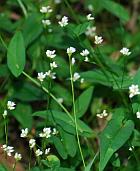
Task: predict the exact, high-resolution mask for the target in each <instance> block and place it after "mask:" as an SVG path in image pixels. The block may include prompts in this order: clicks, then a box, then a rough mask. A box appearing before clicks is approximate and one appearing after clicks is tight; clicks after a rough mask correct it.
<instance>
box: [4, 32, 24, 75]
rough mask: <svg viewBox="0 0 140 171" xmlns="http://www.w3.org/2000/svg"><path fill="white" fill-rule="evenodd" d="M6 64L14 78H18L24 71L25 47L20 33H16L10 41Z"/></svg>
mask: <svg viewBox="0 0 140 171" xmlns="http://www.w3.org/2000/svg"><path fill="white" fill-rule="evenodd" d="M7 64H8V67H9V69H10V71H11V72H12V74H13V75H14V76H15V77H18V76H19V75H20V74H21V73H22V71H23V70H24V66H25V47H24V40H23V36H22V34H21V32H16V33H15V35H14V37H13V38H12V40H11V41H10V44H9V46H8V52H7Z"/></svg>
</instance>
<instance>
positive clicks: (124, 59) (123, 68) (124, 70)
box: [121, 56, 126, 88]
mask: <svg viewBox="0 0 140 171" xmlns="http://www.w3.org/2000/svg"><path fill="white" fill-rule="evenodd" d="M125 66H126V57H125V56H124V65H123V73H122V81H121V88H122V86H123V81H124V74H125Z"/></svg>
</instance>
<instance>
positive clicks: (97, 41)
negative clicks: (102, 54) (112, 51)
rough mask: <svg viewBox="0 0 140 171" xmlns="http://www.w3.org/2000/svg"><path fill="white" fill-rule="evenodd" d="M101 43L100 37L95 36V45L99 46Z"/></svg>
mask: <svg viewBox="0 0 140 171" xmlns="http://www.w3.org/2000/svg"><path fill="white" fill-rule="evenodd" d="M102 42H103V38H102V37H101V36H95V41H94V43H95V44H97V45H98V44H101V43H102Z"/></svg>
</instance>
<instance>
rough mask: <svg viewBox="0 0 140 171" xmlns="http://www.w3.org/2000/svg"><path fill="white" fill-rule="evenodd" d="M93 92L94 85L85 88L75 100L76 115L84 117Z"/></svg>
mask: <svg viewBox="0 0 140 171" xmlns="http://www.w3.org/2000/svg"><path fill="white" fill-rule="evenodd" d="M92 93H93V87H89V88H88V89H87V90H85V91H84V92H83V93H82V94H81V95H80V96H79V97H78V99H77V100H76V101H75V110H76V116H77V117H82V116H83V115H84V114H85V112H86V111H87V109H88V106H89V104H90V101H91V98H92Z"/></svg>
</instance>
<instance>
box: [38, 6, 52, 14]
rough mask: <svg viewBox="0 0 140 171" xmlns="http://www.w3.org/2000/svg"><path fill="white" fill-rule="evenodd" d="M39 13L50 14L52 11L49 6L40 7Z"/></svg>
mask: <svg viewBox="0 0 140 171" xmlns="http://www.w3.org/2000/svg"><path fill="white" fill-rule="evenodd" d="M40 12H41V13H50V12H52V9H51V7H50V6H47V7H41V9H40Z"/></svg>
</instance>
